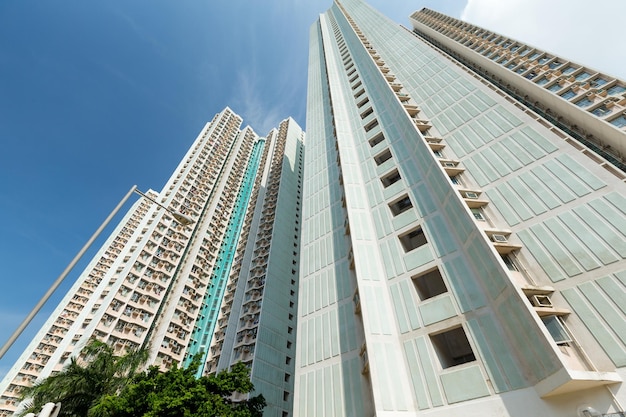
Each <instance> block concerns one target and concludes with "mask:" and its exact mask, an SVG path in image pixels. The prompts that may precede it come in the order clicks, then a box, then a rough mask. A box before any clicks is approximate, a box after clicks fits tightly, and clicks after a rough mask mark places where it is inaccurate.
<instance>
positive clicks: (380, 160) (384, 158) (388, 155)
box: [374, 149, 391, 165]
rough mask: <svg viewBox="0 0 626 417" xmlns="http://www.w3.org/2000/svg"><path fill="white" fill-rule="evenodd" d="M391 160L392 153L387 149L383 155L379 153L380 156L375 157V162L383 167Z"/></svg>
mask: <svg viewBox="0 0 626 417" xmlns="http://www.w3.org/2000/svg"><path fill="white" fill-rule="evenodd" d="M389 159H391V151H390V150H389V149H385V150H384V151H382V152H381V153H379V154H378V155H376V156H375V157H374V161H375V162H376V165H382V164H383V163H385V162H387V161H388V160H389Z"/></svg>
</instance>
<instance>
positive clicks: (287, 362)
mask: <svg viewBox="0 0 626 417" xmlns="http://www.w3.org/2000/svg"><path fill="white" fill-rule="evenodd" d="M290 363H291V358H290V357H289V356H287V357H286V358H285V365H289V364H290Z"/></svg>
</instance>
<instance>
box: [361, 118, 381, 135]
mask: <svg viewBox="0 0 626 417" xmlns="http://www.w3.org/2000/svg"><path fill="white" fill-rule="evenodd" d="M376 126H378V120H376V119H374V120H372V121H371V122H369V123H368V124H366V125H365V127H364V129H365V131H366V132H369V131H370V130H372V129H374V128H375V127H376Z"/></svg>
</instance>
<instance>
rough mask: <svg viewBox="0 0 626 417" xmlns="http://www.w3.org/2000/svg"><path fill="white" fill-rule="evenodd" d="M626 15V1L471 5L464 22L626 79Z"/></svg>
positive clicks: (522, 0) (525, 0)
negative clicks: (623, 19) (624, 20)
mask: <svg viewBox="0 0 626 417" xmlns="http://www.w3.org/2000/svg"><path fill="white" fill-rule="evenodd" d="M600 13H601V15H602V17H600ZM624 15H626V2H624V1H623V0H596V1H594V2H593V3H590V2H589V1H586V0H551V1H544V0H507V1H501V0H468V2H467V5H466V7H465V9H464V10H463V13H462V15H461V19H463V20H465V21H467V22H470V23H472V24H475V25H477V26H482V27H485V28H487V29H490V30H493V31H495V32H498V33H500V34H502V35H506V36H508V37H511V38H513V39H516V40H519V41H522V42H524V43H528V44H530V45H533V46H535V47H537V48H540V49H542V50H546V51H548V52H552V53H554V54H556V55H558V56H561V57H563V58H566V59H569V60H572V61H574V62H577V63H579V64H582V65H586V66H589V67H591V68H593V69H596V70H599V71H602V72H605V73H608V74H609V75H613V76H616V77H619V78H622V79H626V54H624V53H623V47H622V46H621V45H623V44H624V41H625V40H626V32H624V30H623V25H621V24H620V23H619V22H618V20H619V19H618V20H612V19H611V18H610V16H624Z"/></svg>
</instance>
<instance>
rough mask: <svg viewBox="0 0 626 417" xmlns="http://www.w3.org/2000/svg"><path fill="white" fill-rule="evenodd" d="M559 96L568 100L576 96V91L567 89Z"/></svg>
mask: <svg viewBox="0 0 626 417" xmlns="http://www.w3.org/2000/svg"><path fill="white" fill-rule="evenodd" d="M561 97H563V98H564V99H565V100H569V99H570V98H572V97H576V93H575V92H574V90H572V89H569V90H567V91H566V92H564V93H563V94H561Z"/></svg>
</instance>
